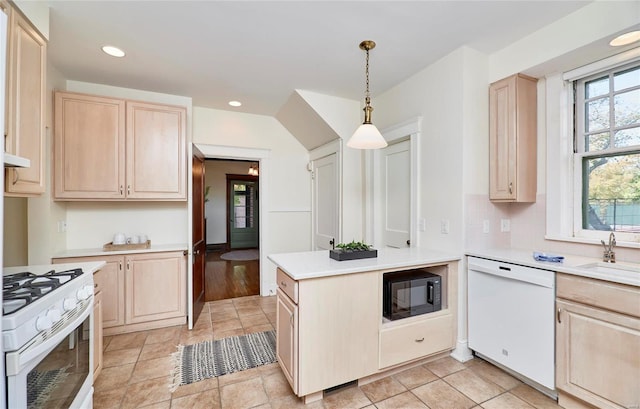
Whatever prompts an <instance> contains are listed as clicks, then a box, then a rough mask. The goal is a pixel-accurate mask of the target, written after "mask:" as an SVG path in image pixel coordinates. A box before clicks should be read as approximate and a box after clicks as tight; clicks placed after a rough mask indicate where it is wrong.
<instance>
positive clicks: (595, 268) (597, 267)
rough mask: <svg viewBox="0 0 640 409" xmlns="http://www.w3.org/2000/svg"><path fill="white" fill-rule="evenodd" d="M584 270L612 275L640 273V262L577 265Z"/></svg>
mask: <svg viewBox="0 0 640 409" xmlns="http://www.w3.org/2000/svg"><path fill="white" fill-rule="evenodd" d="M577 267H578V268H582V269H585V270H589V271H591V272H594V273H600V274H613V275H625V276H626V275H632V274H633V273H637V274H640V264H638V265H631V264H622V263H604V262H598V263H589V264H582V265H580V266H577Z"/></svg>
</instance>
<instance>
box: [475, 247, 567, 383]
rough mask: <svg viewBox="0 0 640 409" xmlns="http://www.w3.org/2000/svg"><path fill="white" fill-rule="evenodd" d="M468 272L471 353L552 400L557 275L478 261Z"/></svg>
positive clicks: (527, 268) (490, 261)
mask: <svg viewBox="0 0 640 409" xmlns="http://www.w3.org/2000/svg"><path fill="white" fill-rule="evenodd" d="M468 271H469V278H468V308H469V314H468V326H469V348H470V349H472V350H473V351H475V352H476V354H479V355H480V357H482V358H486V359H488V360H489V361H491V362H494V363H497V364H498V365H499V366H503V367H505V368H507V369H509V370H511V371H513V372H515V373H516V374H519V375H521V376H520V378H521V379H522V377H524V378H525V379H523V380H524V381H525V382H526V381H529V382H527V383H530V384H531V385H532V386H534V387H537V389H539V390H542V391H543V392H545V393H546V394H548V395H552V396H553V395H554V392H553V390H554V389H555V354H554V350H555V349H554V347H555V344H554V339H555V321H554V305H555V273H554V272H553V271H549V270H542V269H538V268H531V267H525V266H521V265H516V264H510V263H504V262H501V261H495V260H488V259H483V258H478V257H469V258H468ZM531 381H532V382H531ZM540 386H542V388H541V387H540ZM545 388H546V390H545Z"/></svg>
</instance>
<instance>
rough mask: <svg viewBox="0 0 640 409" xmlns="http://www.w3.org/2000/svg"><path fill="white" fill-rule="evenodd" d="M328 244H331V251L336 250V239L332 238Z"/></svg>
mask: <svg viewBox="0 0 640 409" xmlns="http://www.w3.org/2000/svg"><path fill="white" fill-rule="evenodd" d="M329 244H331V248H332V249H334V250H335V249H336V239H335V238H332V239H331V240H329Z"/></svg>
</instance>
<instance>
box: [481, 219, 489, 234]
mask: <svg viewBox="0 0 640 409" xmlns="http://www.w3.org/2000/svg"><path fill="white" fill-rule="evenodd" d="M482 232H483V233H485V234H486V233H489V220H483V221H482Z"/></svg>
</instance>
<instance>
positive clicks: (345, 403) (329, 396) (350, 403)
mask: <svg viewBox="0 0 640 409" xmlns="http://www.w3.org/2000/svg"><path fill="white" fill-rule="evenodd" d="M370 404H371V401H370V400H369V398H367V395H365V394H364V392H362V390H361V389H360V388H357V387H355V386H353V387H349V388H346V389H343V390H338V391H335V392H332V393H326V394H325V395H324V407H325V408H327V409H344V408H363V407H365V406H367V405H370Z"/></svg>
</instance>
